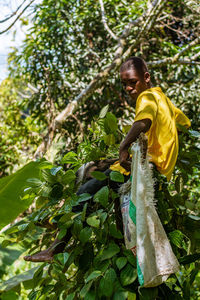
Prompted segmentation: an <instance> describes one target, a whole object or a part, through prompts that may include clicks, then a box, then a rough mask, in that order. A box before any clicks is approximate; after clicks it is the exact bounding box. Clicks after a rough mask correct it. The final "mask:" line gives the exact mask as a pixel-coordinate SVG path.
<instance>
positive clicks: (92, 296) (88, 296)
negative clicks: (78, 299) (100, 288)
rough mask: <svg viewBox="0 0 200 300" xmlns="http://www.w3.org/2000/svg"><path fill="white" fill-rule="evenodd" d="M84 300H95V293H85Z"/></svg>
mask: <svg viewBox="0 0 200 300" xmlns="http://www.w3.org/2000/svg"><path fill="white" fill-rule="evenodd" d="M84 300H96V293H95V291H89V292H87V294H86V295H85V298H84Z"/></svg>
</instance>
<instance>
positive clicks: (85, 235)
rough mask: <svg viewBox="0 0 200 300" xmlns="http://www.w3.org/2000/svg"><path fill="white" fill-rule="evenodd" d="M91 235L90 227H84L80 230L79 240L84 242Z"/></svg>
mask: <svg viewBox="0 0 200 300" xmlns="http://www.w3.org/2000/svg"><path fill="white" fill-rule="evenodd" d="M91 235H92V229H91V228H90V227H85V228H83V229H82V230H81V232H80V241H81V242H82V243H83V244H85V243H86V242H87V241H88V240H89V238H90V237H91Z"/></svg>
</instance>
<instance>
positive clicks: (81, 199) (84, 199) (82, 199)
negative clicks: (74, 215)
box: [78, 193, 92, 202]
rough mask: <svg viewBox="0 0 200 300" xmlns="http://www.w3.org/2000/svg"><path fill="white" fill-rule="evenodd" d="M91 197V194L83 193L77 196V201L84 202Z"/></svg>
mask: <svg viewBox="0 0 200 300" xmlns="http://www.w3.org/2000/svg"><path fill="white" fill-rule="evenodd" d="M91 198H92V195H90V194H88V193H83V194H81V195H80V196H78V202H84V201H87V200H89V199H91Z"/></svg>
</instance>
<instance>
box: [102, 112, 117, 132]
mask: <svg viewBox="0 0 200 300" xmlns="http://www.w3.org/2000/svg"><path fill="white" fill-rule="evenodd" d="M117 128H118V126H117V118H116V117H115V115H113V114H112V113H110V112H108V113H107V114H106V117H105V119H104V129H105V132H106V133H107V134H110V133H114V132H116V131H117Z"/></svg>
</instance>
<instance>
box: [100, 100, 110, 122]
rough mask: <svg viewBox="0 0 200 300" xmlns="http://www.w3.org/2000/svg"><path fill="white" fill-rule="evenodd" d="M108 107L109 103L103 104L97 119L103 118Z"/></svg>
mask: <svg viewBox="0 0 200 300" xmlns="http://www.w3.org/2000/svg"><path fill="white" fill-rule="evenodd" d="M108 108H109V104H107V105H106V106H104V107H103V108H102V109H101V111H100V114H99V119H103V118H104V117H105V116H106V114H107V112H108Z"/></svg>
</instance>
